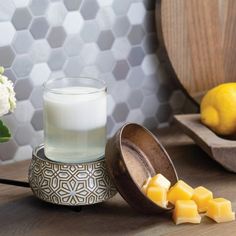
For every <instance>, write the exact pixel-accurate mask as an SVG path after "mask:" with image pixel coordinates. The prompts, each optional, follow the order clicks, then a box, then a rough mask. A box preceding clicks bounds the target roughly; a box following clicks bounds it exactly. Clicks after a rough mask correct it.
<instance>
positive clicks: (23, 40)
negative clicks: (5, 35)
mask: <svg viewBox="0 0 236 236" xmlns="http://www.w3.org/2000/svg"><path fill="white" fill-rule="evenodd" d="M32 44H33V37H32V35H31V34H30V33H29V31H28V30H22V31H17V33H16V35H15V38H14V39H13V42H12V46H13V48H14V49H15V51H16V53H19V54H24V53H27V52H29V51H30V48H31V46H32Z"/></svg>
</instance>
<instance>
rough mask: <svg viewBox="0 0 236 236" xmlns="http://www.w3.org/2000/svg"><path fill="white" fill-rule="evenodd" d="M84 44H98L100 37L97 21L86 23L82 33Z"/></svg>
mask: <svg viewBox="0 0 236 236" xmlns="http://www.w3.org/2000/svg"><path fill="white" fill-rule="evenodd" d="M80 35H81V38H82V39H83V41H84V42H86V43H90V42H96V41H97V38H98V35H99V26H98V24H97V22H96V21H85V22H84V25H83V28H82V30H81V32H80Z"/></svg>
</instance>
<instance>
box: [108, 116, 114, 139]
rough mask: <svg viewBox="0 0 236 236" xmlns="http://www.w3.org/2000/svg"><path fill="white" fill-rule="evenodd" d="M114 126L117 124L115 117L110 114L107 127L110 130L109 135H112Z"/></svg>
mask: <svg viewBox="0 0 236 236" xmlns="http://www.w3.org/2000/svg"><path fill="white" fill-rule="evenodd" d="M114 126H115V121H114V119H113V118H112V117H111V116H108V117H107V124H106V128H107V131H108V132H107V136H108V137H111V136H112V134H111V132H112V130H113V127H114Z"/></svg>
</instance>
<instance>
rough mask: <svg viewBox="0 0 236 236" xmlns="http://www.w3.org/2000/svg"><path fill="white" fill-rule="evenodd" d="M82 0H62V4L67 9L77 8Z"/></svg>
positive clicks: (73, 9)
mask: <svg viewBox="0 0 236 236" xmlns="http://www.w3.org/2000/svg"><path fill="white" fill-rule="evenodd" d="M81 3H82V0H64V4H65V6H66V9H67V10H68V11H75V10H78V9H79V8H80V6H81Z"/></svg>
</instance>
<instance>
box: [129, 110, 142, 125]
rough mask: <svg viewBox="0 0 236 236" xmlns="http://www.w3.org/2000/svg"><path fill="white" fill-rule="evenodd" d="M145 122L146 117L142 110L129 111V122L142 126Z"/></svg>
mask: <svg viewBox="0 0 236 236" xmlns="http://www.w3.org/2000/svg"><path fill="white" fill-rule="evenodd" d="M144 120H145V116H144V114H143V113H142V112H141V110H139V109H134V110H130V111H129V114H128V117H127V122H134V123H138V124H142V123H143V122H144Z"/></svg>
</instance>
